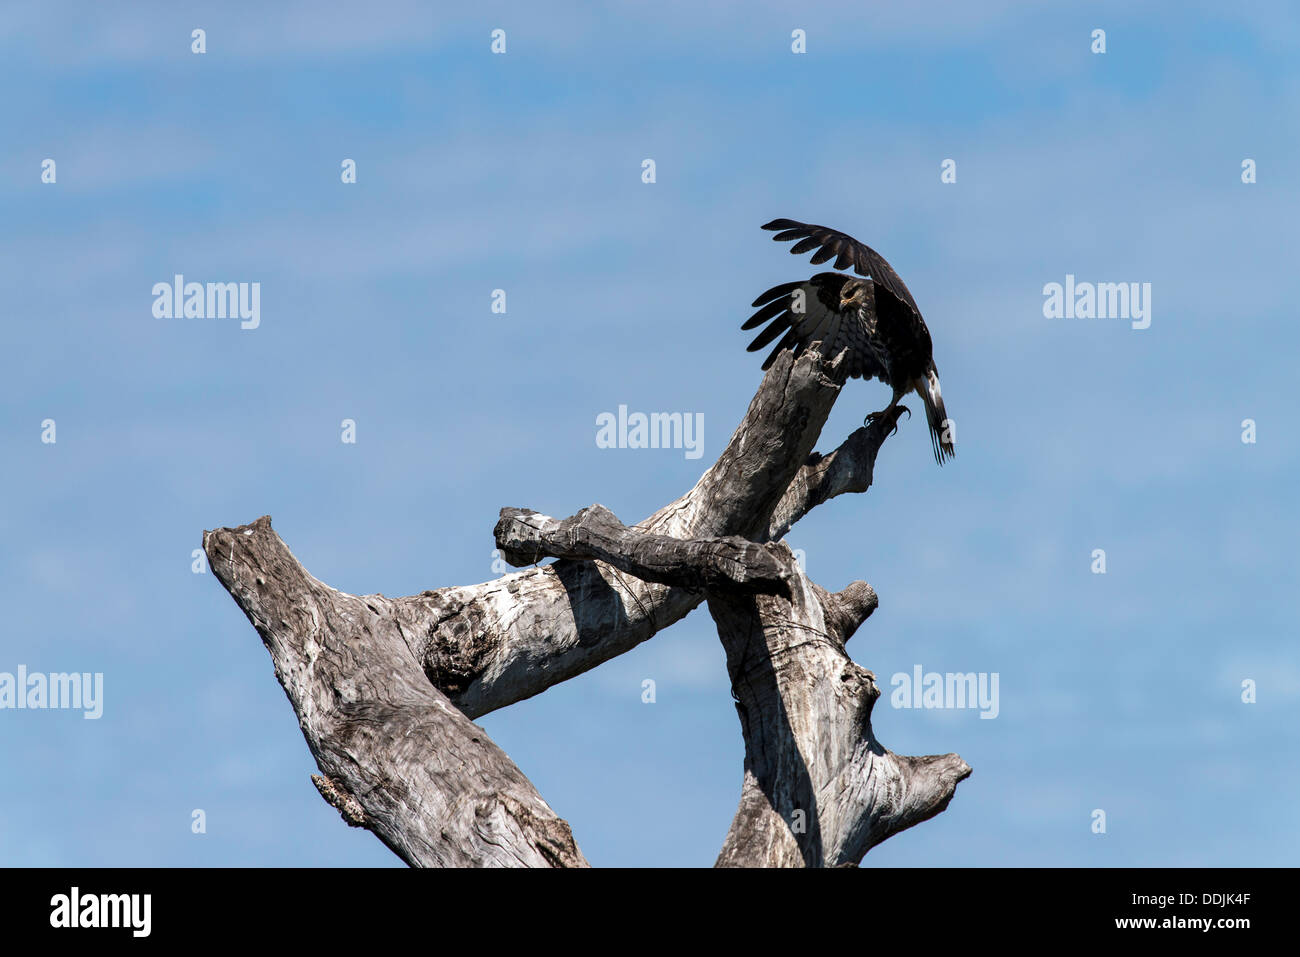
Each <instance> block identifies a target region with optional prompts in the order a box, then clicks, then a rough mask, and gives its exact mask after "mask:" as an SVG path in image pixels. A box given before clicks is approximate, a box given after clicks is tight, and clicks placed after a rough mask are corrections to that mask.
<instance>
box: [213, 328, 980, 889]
mask: <svg viewBox="0 0 1300 957" xmlns="http://www.w3.org/2000/svg"><path fill="white" fill-rule="evenodd" d="M841 370H842V365H841V360H836V361H835V362H829V363H827V362H824V361H823V360H822V359H821V358H820V357H819V356H817V355H816V354H815V353H806V354H804V355H803V356H801V357H800V358H799V359H798V360H794V359H793V358H792V356H791V354H790V353H789V352H786V353H783V354H782V355H781V356H780V357H778V359H777V361H776V362H775V363H774V364H773V365H772V367H771V368H770V369H769V371H768V373H767V376H766V377H765V378H764V380H763V384H762V386H761V387H760V388H759V391H758V393H757V394H756V395H755V397H754V400H753V402H752V403H751V404H750V408H749V411H748V412H747V413H746V415H745V418H744V420H743V421H742V422H741V424H740V426H739V428H737V430H736V433H735V434H734V435H733V436H732V438H731V441H730V442H729V444H728V445H727V448H726V449H725V450H724V451H723V453H722V455H721V456H720V457H719V459H718V461H717V462H716V463H715V464H714V465H713V466H712V467H711V468H710V469H709V470H708V471H707V472H705V473H704V475H703V476H701V478H700V480H699V482H697V483H696V485H695V487H694V488H693V489H691V490H690V491H689V492H687V493H686V494H685V495H683V496H682V497H681V498H679V499H678V500H677V501H675V502H673V503H671V504H669V505H667V506H665V507H664V508H662V509H660V510H659V511H658V512H656V513H655V514H654V515H652V516H650V517H649V518H648V519H646V520H645V521H643V522H641V523H638V524H637V525H635V526H631V527H628V526H624V525H623V524H622V523H621V522H619V520H618V519H617V518H616V517H615V516H614V515H613V514H612V513H610V512H609V511H608V510H607V509H605V508H603V507H602V506H599V505H594V506H591V507H589V508H586V509H583V510H582V511H581V512H579V513H578V514H577V515H575V516H573V517H571V518H568V519H564V520H556V519H553V518H549V517H547V516H544V515H539V514H538V513H536V512H531V511H528V510H525V509H503V510H502V513H501V518H500V521H499V522H498V523H497V527H496V538H497V544H498V547H499V548H500V549H501V552H502V554H503V555H504V556H505V557H506V559H507V560H508V561H510V562H511V563H512V564H516V565H523V564H530V563H533V562H536V561H539V560H541V559H542V558H544V557H549V558H557V559H559V560H558V561H556V562H555V563H553V564H549V565H545V566H541V567H536V568H529V569H526V570H524V571H521V572H517V573H514V574H510V575H506V576H503V577H502V578H500V579H497V580H496V581H492V582H487V583H484V584H481V585H473V586H459V587H449V588H442V589H439V590H436V591H426V592H423V593H422V594H420V595H414V596H411V597H407V598H386V597H384V596H382V595H367V596H361V597H358V596H354V595H347V594H344V593H342V592H338V591H335V590H334V589H332V588H330V587H328V586H327V585H324V584H322V583H321V582H319V581H317V580H316V579H314V578H312V577H311V576H310V575H309V574H308V573H307V571H306V570H305V569H304V568H303V567H302V565H301V564H299V562H298V561H297V559H295V558H294V557H293V555H292V554H291V553H290V552H289V549H288V548H287V546H285V544H284V542H282V541H281V540H280V538H279V536H278V535H276V534H275V532H274V531H272V529H271V525H270V519H269V518H267V517H263V518H261V519H258V520H257V521H256V522H254V523H253V524H252V525H248V526H241V527H239V528H223V529H218V530H216V531H213V532H205V533H204V542H203V544H204V549H205V551H206V552H207V555H208V559H209V562H210V565H211V567H212V569H213V571H214V573H215V574H216V577H217V578H218V580H219V581H220V582H221V583H222V585H224V586H225V587H226V589H227V590H228V591H229V592H230V594H231V596H232V597H233V598H234V599H235V601H236V603H237V604H238V605H239V606H240V608H242V609H243V611H244V613H245V614H246V615H247V616H248V618H249V620H250V621H251V622H252V623H253V625H254V627H255V628H256V629H257V631H258V634H259V635H261V637H262V640H263V643H264V644H265V645H266V648H267V650H268V651H269V652H270V654H271V658H272V661H273V662H274V664H275V672H276V676H277V678H278V679H279V680H280V683H281V685H282V686H283V687H284V690H285V692H286V694H287V695H288V696H289V701H290V703H291V704H292V706H293V708H294V710H295V712H296V713H297V714H298V719H299V725H300V726H301V727H302V730H303V734H304V736H305V737H306V739H307V744H308V747H309V748H310V749H311V752H312V755H313V756H314V757H315V759H316V762H317V764H318V765H319V767H320V770H321V772H322V775H323V776H320V777H315V778H314V780H315V781H316V784H317V787H318V788H319V789H320V791H321V794H322V796H324V797H325V799H326V800H327V801H329V802H330V803H331V804H332V805H333V806H334V807H336V808H338V809H339V811H340V813H341V814H342V815H343V817H344V819H345V820H346V821H347V822H348V823H349V824H352V825H354V826H361V827H366V828H369V829H370V830H372V831H374V833H375V834H376V836H377V837H379V838H380V840H382V841H383V842H384V843H385V844H387V845H388V846H389V847H390V848H391V849H392V850H393V851H394V852H395V853H397V854H398V855H399V856H400V857H401V858H402V859H403V860H405V861H407V862H408V863H410V864H413V865H439V866H480V865H483V866H501V865H505V866H552V867H581V866H586V860H585V859H584V858H583V856H582V853H581V851H579V850H578V847H577V845H576V843H575V842H574V840H573V836H572V834H571V832H570V829H569V826H568V825H567V824H566V823H565V822H564V821H563V820H561V819H560V818H558V817H557V816H556V815H555V813H554V812H553V811H552V810H551V809H550V807H549V806H547V804H546V802H545V801H544V800H543V799H542V798H541V796H540V795H539V794H538V793H537V792H536V790H535V788H534V787H533V786H532V784H531V782H529V781H528V779H527V778H526V777H525V776H524V774H523V773H522V772H521V771H520V770H519V769H518V768H517V767H515V765H514V764H513V763H512V762H511V761H510V759H509V758H508V757H507V756H506V755H505V754H504V753H503V752H502V751H501V750H500V749H499V748H498V747H497V746H496V745H495V744H494V743H493V742H492V741H491V740H489V739H488V737H487V735H486V734H484V732H483V730H482V729H481V728H480V727H478V726H477V725H475V724H474V723H473V722H472V721H471V718H473V717H476V716H478V715H482V714H485V713H487V712H489V711H492V710H495V709H497V708H501V707H504V706H506V705H509V704H511V703H513V702H515V701H519V700H521V699H523V698H527V697H529V696H531V695H534V694H538V693H540V692H541V691H544V690H545V689H546V688H548V687H550V686H551V685H553V684H557V683H559V682H561V681H564V680H567V679H568V678H571V677H573V676H574V675H577V674H581V673H582V672H584V671H586V670H588V669H590V668H593V667H595V666H596V665H599V664H600V663H601V662H604V661H607V660H609V659H610V658H612V657H615V656H617V655H619V654H622V653H623V652H626V651H628V650H629V649H631V648H633V647H635V646H636V645H637V644H639V643H640V642H642V641H645V640H646V639H648V638H650V637H652V636H653V635H654V634H655V633H656V632H657V631H659V630H660V629H662V628H665V627H667V626H668V625H671V624H672V623H673V622H675V621H677V620H679V619H681V618H682V617H684V616H685V615H686V614H688V613H689V612H690V611H691V610H692V609H693V608H695V607H696V606H697V605H698V604H700V602H702V601H705V600H707V601H708V604H709V610H710V613H711V614H712V615H713V618H714V621H715V622H716V624H717V627H718V634H719V637H720V638H721V640H722V643H723V646H724V648H725V649H726V653H727V663H728V670H729V672H730V675H731V680H732V686H733V695H734V696H735V698H736V701H737V711H738V713H739V715H740V718H741V730H742V733H743V735H744V738H745V776H744V783H743V788H742V794H741V802H740V808H739V810H738V811H737V814H736V818H735V820H734V822H733V824H732V826H731V830H730V832H729V833H728V834H727V836H726V840H725V842H724V844H723V848H722V853H721V855H720V856H719V858H718V864H719V865H727V866H755V865H757V866H823V865H843V864H855V863H857V862H858V861H859V860H860V859H861V858H862V856H863V855H864V854H865V853H866V851H867V850H868V849H869V848H870V847H872V846H873V845H875V844H877V843H879V842H880V841H882V840H884V839H885V838H887V837H889V836H890V835H891V834H895V833H897V832H898V831H900V830H903V829H904V828H907V827H910V826H912V825H913V824H916V823H919V822H920V821H923V820H925V819H927V818H929V817H931V816H933V815H935V814H937V813H939V812H940V811H942V810H943V809H944V807H946V806H947V803H948V801H949V800H951V798H952V796H953V793H954V790H955V788H956V786H957V783H958V782H959V781H961V780H962V779H964V778H965V777H966V776H967V775H969V774H970V768H969V767H967V766H966V764H965V762H963V761H962V760H961V759H960V758H959V757H957V756H956V755H943V756H931V757H924V758H909V757H901V756H899V755H895V754H893V753H891V752H889V751H887V750H885V749H884V748H883V747H881V745H880V744H879V743H878V742H877V741H876V739H875V737H874V735H873V732H872V729H871V722H870V716H871V708H872V705H873V704H874V702H875V700H876V698H877V697H878V696H879V694H880V692H879V689H878V688H877V687H876V685H875V682H874V677H873V676H872V675H871V673H870V672H868V671H866V670H865V669H862V668H860V667H859V666H858V665H856V664H854V663H853V662H852V661H851V660H850V659H849V658H848V656H847V654H846V653H845V651H844V643H845V641H847V639H848V637H849V636H850V635H851V634H852V633H853V631H854V630H855V629H856V628H857V627H858V625H860V624H861V623H862V621H864V620H865V619H866V618H867V616H868V615H870V614H871V612H872V610H874V608H875V606H876V595H875V592H874V591H873V590H872V589H871V587H870V586H869V585H867V584H866V583H864V582H854V583H853V584H851V585H849V586H848V587H847V588H845V589H844V591H842V592H840V593H838V594H836V595H832V594H830V593H829V592H826V591H825V590H824V589H822V588H821V587H820V586H818V585H815V584H814V583H812V582H811V581H809V580H808V578H807V576H806V575H804V573H803V572H802V570H801V569H800V568H799V566H798V564H797V563H796V562H795V561H794V560H793V557H792V555H791V553H790V550H789V549H788V548H786V547H785V546H784V544H775V543H776V542H777V541H778V540H779V539H780V538H781V537H782V536H784V534H785V533H786V532H787V531H788V530H789V528H790V527H791V526H792V525H793V524H794V523H795V522H797V521H798V520H799V519H800V518H802V517H803V516H804V515H805V514H807V513H808V511H810V510H811V509H812V508H814V507H816V506H817V505H819V504H821V503H823V502H825V501H828V500H829V499H831V498H833V497H835V496H837V495H839V494H842V493H844V492H858V491H865V490H866V489H867V488H868V487H869V486H870V485H871V481H872V472H873V468H874V463H875V458H876V454H877V452H878V451H879V448H880V446H881V444H882V443H883V442H884V440H885V438H886V437H887V436H888V434H889V431H890V430H891V429H892V428H893V427H894V425H895V424H896V420H897V413H895V415H894V416H893V417H892V418H888V419H883V420H877V421H875V422H874V423H872V424H871V425H870V426H865V427H863V428H861V429H858V430H856V431H855V432H854V433H853V434H852V435H850V436H849V437H848V439H847V440H846V441H845V442H844V443H843V444H842V445H841V446H840V447H839V448H837V449H836V450H834V451H833V452H831V453H830V454H828V455H825V456H821V455H817V454H816V453H813V451H812V449H813V447H814V445H815V443H816V442H817V439H818V437H819V435H820V432H821V429H822V426H823V425H824V424H825V421H826V417H827V416H828V415H829V413H830V409H831V407H832V405H833V404H834V401H835V399H836V397H837V396H838V395H839V391H840V388H841V387H842V385H843V376H842V372H841Z"/></svg>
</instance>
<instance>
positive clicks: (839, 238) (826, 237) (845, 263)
mask: <svg viewBox="0 0 1300 957" xmlns="http://www.w3.org/2000/svg"><path fill="white" fill-rule="evenodd" d="M763 228H764V229H769V230H772V229H776V230H780V232H778V233H777V234H776V235H775V236H773V237H772V238H773V239H775V240H776V241H777V242H788V241H789V240H791V239H797V240H799V242H797V243H795V244H794V246H792V247H791V249H790V252H791V253H793V254H794V255H796V256H797V255H799V254H800V253H806V252H808V251H809V250H810V249H816V250H817V252H816V253H815V254H814V255H813V257H812V263H813V265H820V264H821V263H824V262H826V261H827V260H829V259H830V258H831V257H835V268H836V269H847V268H848V267H849V266H852V267H853V271H854V272H856V273H857V274H858V275H859V276H869V277H870V278H871V279H872V281H873V282H875V284H876V285H877V286H879V287H882V288H884V289H886V290H887V291H888V292H890V293H891V294H893V295H894V296H895V297H897V298H898V299H899V300H901V301H902V302H903V303H905V304H906V305H907V306H908V307H909V308H910V309H911V310H912V312H914V313H916V315H917V316H918V317H920V315H921V310H920V309H918V308H917V306H916V300H915V299H913V298H912V293H911V292H910V291H909V290H908V288H907V285H906V284H905V283H904V282H903V280H902V279H901V278H899V275H898V273H896V272H894V267H893V266H891V265H889V263H887V262H885V257H884V256H882V255H880V253H878V252H876V251H875V250H874V249H872V248H871V247H870V246H868V245H866V244H865V243H860V242H858V241H857V240H856V239H854V238H853V237H852V236H849V235H848V234H847V233H841V232H839V231H838V230H835V229H828V228H827V227H825V226H812V225H809V224H808V223H797V222H795V221H794V220H793V219H774V220H772V221H771V222H770V223H767V224H765V225H764V226H763Z"/></svg>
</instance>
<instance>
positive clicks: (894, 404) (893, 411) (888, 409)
mask: <svg viewBox="0 0 1300 957" xmlns="http://www.w3.org/2000/svg"><path fill="white" fill-rule="evenodd" d="M906 394H907V393H906V392H905V391H903V390H899V389H895V390H894V398H893V399H891V400H890V402H889V405H887V406H885V407H884V408H883V409H881V410H880V411H879V412H872V413H871V414H870V415H868V416H867V417H866V418H865V419H863V420H862V424H863V425H871V424H873V423H874V422H875V421H876V420H877V419H883V418H886V417H887V416H892V417H893V420H894V427H893V429H891V430H890V433H889V434H890V435H893V434H894V433H895V432H897V431H898V416H899V415H900V414H901V413H903V412H906V413H907V417H908V418H909V419H910V418H911V417H912V410H911V409H909V408H908V407H907V406H905V405H899V404H898V400H899V399H901V398H902V397H903V396H904V395H906Z"/></svg>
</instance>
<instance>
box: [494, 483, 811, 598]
mask: <svg viewBox="0 0 1300 957" xmlns="http://www.w3.org/2000/svg"><path fill="white" fill-rule="evenodd" d="M494 534H495V536H496V543H497V548H499V549H500V550H501V554H502V556H503V557H504V558H505V560H506V561H508V562H509V563H510V564H512V565H529V564H532V563H533V562H537V561H540V560H541V559H543V558H570V559H579V560H582V559H586V560H596V559H599V560H600V561H602V562H604V563H605V564H607V565H610V566H612V567H614V568H617V569H618V570H619V571H621V572H626V573H628V574H629V575H634V576H636V577H637V578H639V579H641V580H642V581H645V582H656V583H658V584H660V585H679V586H681V587H683V588H687V589H691V590H694V591H699V590H702V589H710V590H717V591H740V592H751V593H752V592H765V593H769V594H781V595H786V596H789V594H790V582H789V579H788V576H787V573H786V570H785V568H784V566H783V565H782V563H781V562H779V561H777V559H776V558H774V557H773V556H772V555H771V554H770V553H769V551H768V549H767V548H766V547H765V546H763V545H760V544H758V543H756V542H751V541H749V540H748V539H744V538H741V537H740V536H739V535H730V536H727V537H724V538H705V539H682V538H670V537H669V536H667V535H655V534H653V533H651V532H643V531H640V530H634V529H630V528H628V527H627V526H626V525H624V524H623V523H622V522H620V521H619V520H618V519H617V518H616V517H615V515H614V513H613V512H611V511H610V510H609V509H607V508H605V506H603V505H592V506H589V507H587V508H584V509H583V510H582V511H580V512H578V514H576V515H574V516H572V517H570V518H566V519H563V520H560V519H555V518H551V517H550V516H547V515H542V514H541V513H539V512H534V511H532V510H530V509H520V508H503V509H502V510H501V520H500V521H498V522H497V527H496V530H495V533H494Z"/></svg>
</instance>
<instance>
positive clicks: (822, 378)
mask: <svg viewBox="0 0 1300 957" xmlns="http://www.w3.org/2000/svg"><path fill="white" fill-rule="evenodd" d="M841 370H842V362H841V361H839V360H837V361H835V362H826V361H824V360H823V359H822V358H821V357H820V356H819V355H818V354H817V353H815V352H807V353H804V354H803V355H802V356H800V357H799V358H798V359H797V360H795V359H794V358H793V355H792V353H790V352H785V353H783V354H782V355H780V356H779V357H778V358H777V360H776V362H774V363H773V364H772V366H771V368H770V369H768V371H767V374H766V375H765V376H764V378H763V381H762V384H761V385H760V386H759V389H758V392H757V393H756V394H755V396H754V398H753V401H751V402H750V405H749V409H748V411H747V412H746V414H745V417H744V419H743V420H742V421H741V423H740V425H739V427H737V429H736V431H735V433H734V434H733V435H732V437H731V440H730V442H728V444H727V447H726V449H724V450H723V452H722V454H721V455H720V456H719V457H718V460H717V461H716V462H715V463H714V464H713V466H712V467H711V468H709V469H708V471H706V472H705V473H704V474H703V475H702V476H701V477H700V479H699V481H698V482H696V484H695V486H694V488H692V489H691V490H690V491H689V492H687V493H686V494H685V495H683V496H682V497H681V498H679V499H677V500H676V501H674V502H672V503H670V504H668V505H666V506H664V507H663V508H661V509H660V510H659V511H657V512H655V513H654V514H653V515H651V516H650V517H649V518H647V519H645V520H644V521H641V522H638V523H636V526H635V527H636V528H638V529H640V530H642V531H645V532H649V533H653V534H656V535H663V536H669V537H672V538H680V539H700V538H719V537H724V536H731V535H739V536H741V537H743V538H747V539H750V540H753V541H759V542H762V541H766V540H768V538H769V526H770V524H771V520H772V515H773V513H774V511H775V510H776V509H777V508H778V506H779V504H780V503H781V502H782V500H783V498H784V497H785V496H786V494H787V490H788V489H789V488H790V483H791V481H792V480H793V479H794V478H795V476H796V475H797V474H799V473H800V472H801V470H803V469H804V468H805V466H806V465H807V464H808V463H809V462H810V456H811V453H812V450H813V446H814V445H815V444H816V442H817V438H818V436H819V435H820V433H821V429H822V426H823V425H824V424H825V422H826V418H827V416H828V415H829V414H830V410H831V407H832V406H833V405H834V403H835V399H836V398H837V397H838V395H839V393H840V389H841V388H842V386H843V376H842V374H841ZM869 432H870V435H869V439H868V440H869V441H872V442H875V443H876V444H877V447H878V445H879V443H880V442H883V441H884V439H885V437H886V435H887V434H888V430H887V429H885V428H883V427H881V428H873V429H871V430H869ZM873 458H874V455H873ZM809 507H811V506H809ZM806 511H807V508H805V509H804V512H806ZM801 514H802V513H801ZM791 523H792V522H791V521H787V522H786V523H785V524H786V526H787V527H788V525H789V524H791ZM702 600H703V599H702V596H701V595H700V594H699V593H698V592H694V591H690V590H687V589H684V588H679V587H673V586H670V585H663V584H659V583H657V582H653V581H645V580H642V579H639V578H635V577H629V576H628V575H627V574H626V573H624V572H621V571H619V570H618V569H616V568H613V567H611V566H609V565H608V564H606V563H604V562H598V561H597V562H591V561H571V560H561V561H558V562H555V563H553V564H550V565H546V566H543V567H541V568H533V569H528V570H525V571H521V572H517V573H514V574H510V575H505V576H503V577H501V578H499V579H497V580H496V581H491V582H485V583H483V584H480V585H472V586H462V587H452V588H443V589H439V590H437V591H430V592H425V593H424V594H423V595H419V596H414V597H413V598H410V599H400V600H398V601H399V602H400V603H401V604H400V605H399V606H397V608H398V611H399V613H400V614H401V615H402V616H403V626H404V633H405V634H406V635H408V636H409V637H410V638H411V640H412V642H413V645H412V650H413V651H414V652H415V654H416V655H417V656H418V657H419V658H420V660H421V661H422V662H423V663H424V666H425V671H426V673H427V674H428V675H429V678H430V680H431V681H433V682H434V683H435V684H436V685H437V686H438V687H439V688H441V689H442V690H443V691H444V692H446V693H447V695H448V696H449V697H450V698H451V700H452V701H453V702H454V703H455V704H456V705H457V706H458V707H460V708H461V709H462V710H463V711H464V712H465V713H466V714H468V715H469V716H470V717H471V718H473V717H478V716H479V715H482V714H486V713H488V712H489V711H493V710H495V709H497V708H501V707H504V706H506V705H508V704H512V703H514V702H515V701H519V700H522V699H524V698H528V697H531V696H532V695H535V694H538V693H540V692H542V691H544V690H546V688H548V687H550V686H551V685H553V684H557V683H558V682H561V681H566V680H568V679H569V678H572V677H574V676H575V675H579V674H581V673H583V672H585V671H587V670H589V669H591V668H594V667H596V666H597V665H599V664H600V663H602V662H604V661H608V660H609V659H610V658H613V657H616V656H617V655H621V654H623V653H624V652H626V651H629V650H631V649H632V648H634V647H636V646H637V645H639V644H640V643H641V642H643V641H645V640H647V639H648V638H650V637H651V636H653V635H654V634H655V633H656V632H657V631H659V630H660V629H662V628H666V627H668V626H669V625H672V624H673V623H675V622H677V621H679V620H681V619H682V618H684V617H685V616H686V615H687V614H688V613H690V611H691V610H692V609H694V608H695V607H696V606H698V605H699V604H700V602H701V601H702Z"/></svg>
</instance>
